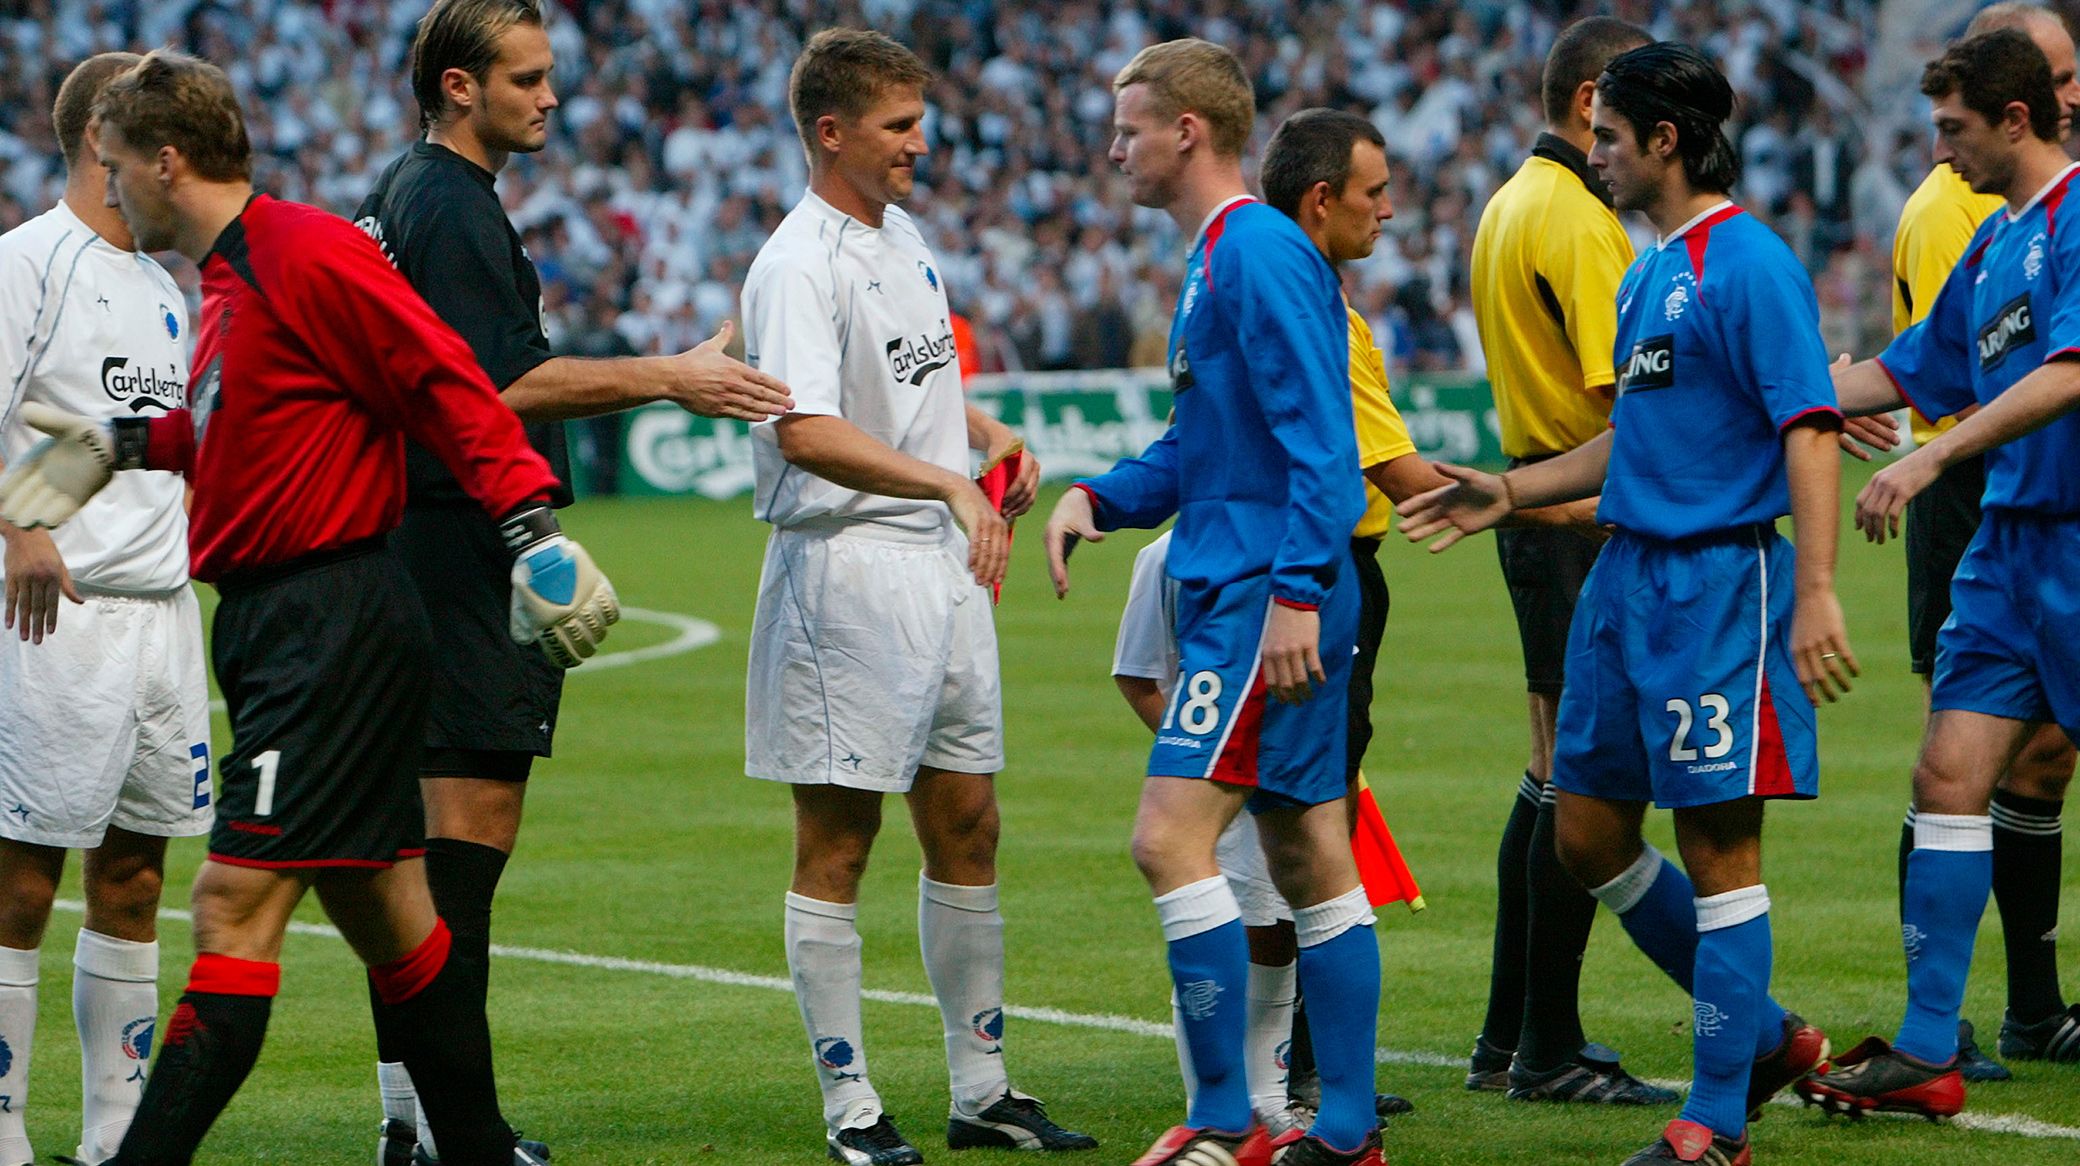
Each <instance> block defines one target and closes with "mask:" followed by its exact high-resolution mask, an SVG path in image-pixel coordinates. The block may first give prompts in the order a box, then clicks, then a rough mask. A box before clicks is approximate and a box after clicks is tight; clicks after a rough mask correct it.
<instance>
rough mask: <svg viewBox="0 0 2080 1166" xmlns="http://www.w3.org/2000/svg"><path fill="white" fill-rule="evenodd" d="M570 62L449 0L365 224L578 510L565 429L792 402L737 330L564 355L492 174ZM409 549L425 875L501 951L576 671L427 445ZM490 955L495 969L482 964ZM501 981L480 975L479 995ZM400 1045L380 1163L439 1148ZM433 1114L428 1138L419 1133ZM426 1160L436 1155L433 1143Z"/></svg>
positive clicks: (451, 909)
mask: <svg viewBox="0 0 2080 1166" xmlns="http://www.w3.org/2000/svg"><path fill="white" fill-rule="evenodd" d="M554 66H555V58H554V55H553V53H552V52H551V51H550V45H549V37H548V34H547V32H546V31H545V29H544V27H543V10H542V7H541V5H540V4H539V3H537V0H440V2H439V3H436V4H435V5H434V6H433V8H432V10H431V11H429V12H428V13H427V14H426V16H425V17H424V18H423V19H421V20H420V22H419V28H418V33H417V36H416V37H415V39H414V40H413V42H412V52H411V79H412V93H413V96H414V97H415V98H416V99H417V102H418V105H419V119H420V124H421V126H422V127H423V128H424V130H425V137H424V139H423V140H421V141H418V142H415V143H413V144H412V146H411V147H410V149H408V150H406V151H405V153H404V154H403V155H402V156H401V157H399V158H398V159H397V160H396V161H394V162H392V163H391V164H390V165H389V167H388V168H386V169H385V170H384V171H383V173H382V175H381V176H380V177H379V178H378V179H377V180H376V184H375V187H374V189H373V190H372V191H371V192H370V193H369V195H368V197H367V198H366V199H365V200H364V201H363V202H362V204H361V207H360V210H359V211H358V212H357V213H356V219H357V221H358V224H359V225H360V226H361V228H362V229H363V230H365V231H367V232H368V233H369V234H370V235H372V236H374V237H375V239H376V240H377V242H379V243H380V244H382V246H383V248H384V250H385V252H386V253H387V254H388V255H389V256H390V259H391V261H392V262H393V263H395V264H396V265H397V268H398V270H399V271H401V272H403V273H404V276H405V278H406V279H407V280H409V281H410V282H411V284H412V286H413V287H414V288H416V289H418V291H419V294H420V295H422V296H424V297H425V299H426V302H427V303H428V304H429V305H430V306H431V307H432V308H433V310H434V312H435V313H436V314H438V315H439V316H440V317H441V319H443V320H445V321H446V322H447V323H448V324H449V325H450V326H451V327H453V328H454V329H455V330H456V331H457V332H459V333H461V334H462V337H463V339H464V340H466V341H468V342H469V346H470V348H471V349H472V350H473V351H474V352H475V354H476V358H477V361H478V363H479V364H481V365H482V366H483V369H484V372H485V373H486V374H487V375H488V376H489V377H490V378H491V383H492V385H493V386H494V387H496V388H497V389H498V390H499V391H500V395H501V397H502V398H503V400H504V401H505V403H506V404H507V405H508V406H509V407H510V408H511V409H512V411H513V412H515V413H517V414H519V416H520V418H521V420H522V421H524V422H526V423H527V433H528V439H529V440H530V441H531V442H532V443H533V445H534V447H535V448H536V449H537V450H539V451H540V452H541V453H542V454H543V456H544V457H546V458H547V459H548V462H549V465H550V468H551V469H552V470H554V472H555V474H556V477H557V479H558V483H557V486H556V489H555V492H554V495H553V498H552V505H555V506H565V505H568V504H569V503H570V501H571V491H570V488H569V486H568V485H567V483H568V482H569V481H570V461H569V455H568V452H567V450H566V447H565V443H564V435H563V427H562V424H561V422H562V421H563V420H565V419H567V418H574V417H588V416H596V415H599V414H603V413H612V412H615V411H617V410H621V409H627V408H631V407H634V406H637V405H641V404H645V403H648V402H651V401H670V402H672V403H674V404H677V405H680V406H681V407H683V408H685V409H687V410H688V411H690V412H694V413H698V414H701V415H704V416H710V417H734V418H738V419H742V420H752V421H755V420H762V419H764V418H767V417H772V416H778V415H779V414H781V413H784V412H785V411H786V410H787V408H788V407H789V406H790V405H791V404H792V402H791V401H790V400H789V399H788V397H787V393H786V389H785V387H784V386H782V385H781V384H780V382H779V381H777V380H774V379H773V378H772V377H769V376H766V375H764V374H762V373H759V372H757V371H755V370H753V369H751V368H749V367H748V366H746V365H743V364H741V363H739V362H737V361H735V360H732V359H730V358H729V357H728V356H726V355H724V353H723V351H722V349H723V346H724V345H726V344H727V343H728V341H729V331H730V328H729V325H726V324H725V325H724V326H723V331H722V332H721V333H719V334H718V335H716V336H715V337H714V338H713V339H711V340H709V341H708V342H707V343H705V344H702V345H701V346H699V347H698V348H695V349H693V350H692V351H690V352H685V353H681V354H679V355H676V356H665V357H632V358H624V359H612V360H585V359H580V358H576V357H557V356H554V355H552V353H551V350H550V347H549V342H548V339H547V337H546V335H545V334H544V331H543V321H542V316H541V281H540V279H539V278H538V277H537V275H536V273H535V268H534V263H533V261H532V260H531V259H530V258H529V257H528V255H527V251H526V249H525V248H524V247H522V246H521V242H520V235H519V233H518V232H517V231H516V230H514V228H513V225H512V223H511V222H510V221H509V220H508V219H507V218H506V214H505V209H504V207H503V206H501V204H500V203H499V199H498V191H497V188H496V186H495V185H494V180H495V178H496V175H497V174H498V172H499V171H500V170H501V169H503V168H504V167H505V164H506V162H507V160H508V159H509V158H511V157H512V155H514V154H527V153H535V152H537V151H539V150H541V149H542V148H543V146H544V145H545V144H546V143H547V141H548V117H549V114H550V112H551V111H553V110H554V109H555V108H556V105H557V100H556V94H555V91H554V89H553V88H552V87H551V85H550V72H551V70H552V69H553V68H554ZM407 468H408V477H409V485H408V502H407V506H406V510H405V518H404V524H403V525H402V526H401V527H400V528H399V531H398V540H397V544H398V549H399V551H400V553H401V554H402V555H403V558H404V562H405V566H406V568H407V570H409V571H410V572H411V575H412V579H413V581H414V582H415V583H416V584H417V585H418V588H419V593H420V596H421V598H422V599H423V600H424V601H425V604H426V608H427V612H428V614H429V615H430V616H431V617H432V622H433V629H434V657H433V668H432V673H431V681H432V704H431V709H430V712H429V716H428V718H427V731H426V755H425V760H424V763H423V766H422V768H421V770H420V776H421V778H422V779H423V780H422V782H421V790H422V794H423V796H424V799H425V803H426V834H427V841H426V861H427V879H428V881H429V882H430V883H431V884H432V886H433V894H434V900H435V902H437V903H438V904H439V905H440V908H441V911H442V913H443V914H444V915H445V916H446V917H447V918H448V921H449V924H450V926H452V927H453V928H454V930H455V942H456V944H457V945H459V946H462V947H465V948H467V949H468V950H469V951H471V952H472V953H475V954H477V955H480V956H483V955H487V954H488V952H489V949H490V943H491V902H492V897H493V894H494V893H495V892H496V890H497V887H498V882H499V879H500V877H501V875H502V874H503V873H504V870H505V865H506V860H507V857H508V856H509V855H510V854H511V853H512V851H513V845H514V842H515V840H516V839H517V837H518V835H519V830H520V818H521V808H522V804H523V799H524V798H525V795H526V791H527V786H526V784H525V783H526V781H527V779H528V776H529V774H530V772H531V770H532V767H533V764H534V760H535V758H537V757H547V756H549V752H550V746H551V743H552V741H553V739H554V736H555V731H556V717H557V710H558V706H559V705H560V703H561V700H562V693H563V669H562V668H560V667H558V666H557V665H556V664H554V663H552V662H551V661H549V660H548V659H547V658H546V657H545V656H544V655H543V654H542V653H541V652H539V651H536V650H534V649H533V648H523V647H518V646H516V645H514V644H513V643H512V641H511V640H510V639H509V638H508V637H507V635H506V608H507V601H508V592H509V584H508V582H507V578H506V572H507V570H508V566H509V564H510V562H511V555H510V554H509V553H508V552H507V551H506V549H505V547H504V546H503V545H502V544H501V543H500V541H499V536H498V531H497V529H496V527H494V526H493V525H492V524H491V523H490V522H489V521H487V519H486V518H485V516H484V515H483V514H482V513H481V511H480V510H478V509H477V508H476V507H474V506H472V505H470V504H469V501H468V499H467V498H466V497H465V496H464V494H463V492H462V490H461V489H460V487H459V486H458V485H457V484H456V481H455V478H454V476H453V475H452V474H450V473H449V472H448V470H447V468H446V467H445V466H443V465H442V464H441V463H440V461H439V460H438V459H437V458H435V457H433V456H432V455H431V454H430V453H428V452H427V451H426V450H425V449H423V448H420V447H417V446H414V447H413V448H412V449H411V450H410V451H409V452H408V454H407ZM480 966H483V964H482V963H481V962H480ZM485 987H486V986H484V985H480V986H479V991H480V992H481V991H483V990H484V989H485ZM393 1052H394V1050H391V1049H388V1048H379V1049H378V1050H377V1056H378V1059H379V1061H380V1062H381V1065H380V1066H379V1068H378V1070H377V1076H378V1080H379V1083H380V1085H381V1089H382V1093H383V1112H384V1124H383V1134H382V1138H381V1142H380V1144H379V1148H378V1149H379V1154H378V1160H379V1161H380V1162H382V1163H384V1164H385V1166H404V1164H407V1163H409V1162H410V1161H411V1160H412V1154H413V1146H414V1142H415V1141H417V1142H420V1143H425V1142H426V1141H427V1139H426V1136H425V1135H426V1134H427V1132H428V1131H427V1129H426V1125H425V1123H424V1122H423V1121H417V1120H415V1118H416V1111H417V1107H416V1105H415V1103H414V1102H413V1100H412V1096H413V1094H412V1085H411V1082H410V1081H409V1080H408V1079H407V1077H406V1075H405V1074H404V1073H403V1071H402V1069H401V1068H400V1067H399V1066H398V1065H397V1064H396V1060H397V1058H396V1057H395V1056H393V1055H392V1053H393ZM415 1125H416V1127H417V1129H416V1131H415V1130H414V1126H415ZM421 1149H422V1151H423V1154H422V1156H424V1157H427V1158H432V1157H434V1153H435V1147H433V1146H432V1145H430V1144H422V1146H421Z"/></svg>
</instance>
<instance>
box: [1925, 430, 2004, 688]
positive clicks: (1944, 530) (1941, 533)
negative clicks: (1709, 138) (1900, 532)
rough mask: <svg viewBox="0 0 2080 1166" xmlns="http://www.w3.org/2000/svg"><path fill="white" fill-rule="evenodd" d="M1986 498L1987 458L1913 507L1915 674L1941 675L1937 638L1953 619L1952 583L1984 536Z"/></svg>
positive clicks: (1957, 470) (1954, 472) (1944, 480)
mask: <svg viewBox="0 0 2080 1166" xmlns="http://www.w3.org/2000/svg"><path fill="white" fill-rule="evenodd" d="M1985 493H1986V462H1985V459H1983V458H1973V459H1971V460H1970V461H1966V462H1959V463H1958V464H1956V465H1954V466H1951V467H1950V468H1949V469H1947V470H1945V471H1943V474H1942V476H1941V477H1939V478H1937V479H1936V480H1935V481H1934V482H1933V483H1932V484H1930V486H1929V487H1928V489H1926V490H1923V491H1922V492H1921V494H1920V496H1918V497H1916V498H1915V499H1914V500H1913V501H1912V502H1909V503H1907V522H1906V528H1907V650H1908V654H1909V656H1910V657H1911V658H1912V661H1913V667H1914V671H1915V672H1917V673H1920V674H1921V675H1923V676H1930V675H1933V674H1934V673H1935V670H1936V632H1938V631H1940V630H1941V629H1942V626H1943V623H1944V621H1946V620H1948V619H1949V618H1950V580H1951V579H1953V578H1955V577H1956V575H1957V564H1958V562H1959V561H1960V560H1962V559H1963V558H1964V552H1965V548H1966V547H1969V546H1970V545H1972V536H1973V535H1975V534H1978V533H1979V499H1980V498H1981V497H1982V496H1983V495H1984V494H1985Z"/></svg>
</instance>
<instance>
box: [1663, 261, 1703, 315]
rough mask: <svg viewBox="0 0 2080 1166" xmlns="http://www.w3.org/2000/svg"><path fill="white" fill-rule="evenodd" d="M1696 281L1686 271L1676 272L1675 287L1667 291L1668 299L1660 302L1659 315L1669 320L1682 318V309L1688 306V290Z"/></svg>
mask: <svg viewBox="0 0 2080 1166" xmlns="http://www.w3.org/2000/svg"><path fill="white" fill-rule="evenodd" d="M1696 283H1697V281H1696V280H1695V279H1694V278H1692V277H1691V275H1690V273H1689V272H1687V271H1683V272H1678V273H1677V274H1676V278H1675V287H1673V288H1671V289H1669V293H1668V298H1667V299H1664V300H1662V301H1661V314H1662V315H1663V316H1666V317H1667V318H1668V319H1670V320H1680V319H1682V318H1683V309H1685V308H1687V307H1689V306H1690V289H1691V288H1692V287H1693V286H1695V285H1696Z"/></svg>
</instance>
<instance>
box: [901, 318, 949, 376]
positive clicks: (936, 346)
mask: <svg viewBox="0 0 2080 1166" xmlns="http://www.w3.org/2000/svg"><path fill="white" fill-rule="evenodd" d="M939 329H940V331H939V335H938V336H937V337H934V336H932V335H930V334H929V333H923V334H920V335H918V336H916V337H914V338H913V337H909V336H898V337H896V338H895V339H894V340H891V341H889V342H888V344H887V345H886V348H887V350H888V368H889V371H890V372H893V373H894V374H895V377H896V379H897V380H899V381H907V382H909V383H910V384H912V385H921V384H923V383H924V378H926V377H928V376H930V375H932V374H933V373H935V372H937V371H939V370H940V369H942V368H945V367H946V366H947V365H949V364H952V363H953V328H952V326H950V325H948V324H947V323H946V322H945V321H943V320H942V321H940V322H939Z"/></svg>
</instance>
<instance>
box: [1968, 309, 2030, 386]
mask: <svg viewBox="0 0 2080 1166" xmlns="http://www.w3.org/2000/svg"><path fill="white" fill-rule="evenodd" d="M2036 339H2037V322H2036V318H2035V317H2034V316H2032V315H2031V314H2030V310H2029V293H2028V292H2023V293H2022V294H2021V295H2019V296H2016V297H2015V298H2014V299H2012V300H2009V301H2008V302H2007V304H2006V305H2004V306H2003V307H2002V308H2001V310H2000V311H1998V312H1996V313H1994V317H1993V319H1992V321H1991V322H1989V323H1988V324H1987V325H1986V326H1985V327H1984V328H1981V329H1979V371H1981V372H1991V371H1993V369H1995V368H1997V367H1999V365H2000V363H2001V361H2003V360H2006V359H2007V358H2008V353H2009V352H2011V351H2013V350H2014V349H2016V348H2018V347H2026V346H2028V345H2030V344H2033V343H2035V342H2036Z"/></svg>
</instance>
